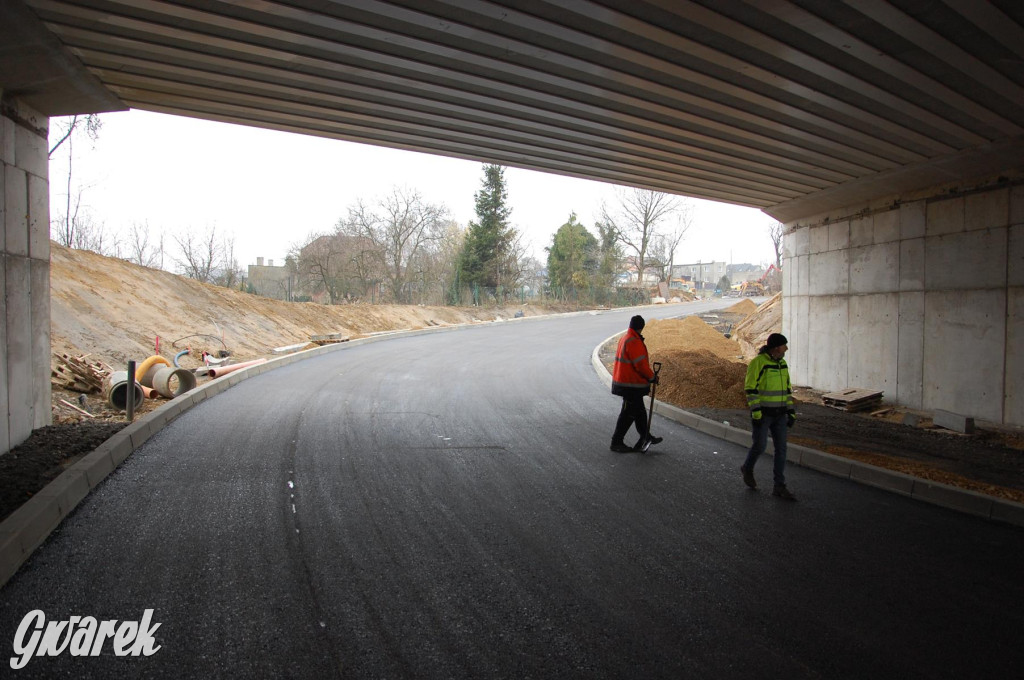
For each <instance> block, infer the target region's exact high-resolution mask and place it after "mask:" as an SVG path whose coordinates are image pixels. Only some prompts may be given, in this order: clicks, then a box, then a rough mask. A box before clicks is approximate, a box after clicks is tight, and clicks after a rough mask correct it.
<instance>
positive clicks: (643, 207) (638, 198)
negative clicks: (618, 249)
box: [601, 188, 688, 285]
mask: <svg viewBox="0 0 1024 680" xmlns="http://www.w3.org/2000/svg"><path fill="white" fill-rule="evenodd" d="M616 194H617V197H618V206H617V207H616V208H615V209H614V210H609V209H608V206H607V205H603V206H602V207H601V222H602V223H603V225H602V226H604V227H605V228H611V229H613V230H614V231H615V238H616V241H617V242H618V243H620V244H621V245H622V246H623V247H624V248H625V250H626V251H627V252H628V253H629V257H630V259H631V260H632V263H633V265H634V266H635V267H636V270H637V276H638V281H639V283H640V284H641V285H642V284H643V278H644V271H645V270H646V268H647V264H648V263H647V258H648V251H649V250H650V249H651V246H652V245H653V242H654V241H655V239H656V237H657V236H658V233H659V232H658V228H659V226H660V225H661V223H662V222H663V221H664V220H665V219H666V218H668V217H669V216H670V215H673V214H675V213H677V212H679V211H680V210H681V209H682V203H683V199H682V198H681V197H679V196H673V195H671V194H663V193H660V192H658V191H651V190H649V189H636V188H630V189H620V190H617V191H616ZM687 227H688V223H687ZM683 233H685V230H683ZM682 236H683V234H682V233H681V234H679V240H682ZM677 245H678V243H677Z"/></svg>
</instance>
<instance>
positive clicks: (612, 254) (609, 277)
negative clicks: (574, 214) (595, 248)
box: [595, 222, 622, 286]
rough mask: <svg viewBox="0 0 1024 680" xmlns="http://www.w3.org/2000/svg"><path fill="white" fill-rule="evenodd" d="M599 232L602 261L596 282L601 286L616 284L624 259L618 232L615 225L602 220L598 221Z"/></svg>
mask: <svg viewBox="0 0 1024 680" xmlns="http://www.w3.org/2000/svg"><path fill="white" fill-rule="evenodd" d="M597 232H598V235H599V237H600V247H601V263H600V265H599V267H598V275H597V281H595V283H596V284H597V285H600V286H614V285H615V277H616V276H618V274H619V270H620V268H621V260H622V249H621V248H619V238H618V234H617V233H616V232H615V227H613V226H607V225H604V224H602V223H600V222H598V223H597Z"/></svg>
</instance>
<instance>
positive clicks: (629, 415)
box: [612, 393, 647, 444]
mask: <svg viewBox="0 0 1024 680" xmlns="http://www.w3.org/2000/svg"><path fill="white" fill-rule="evenodd" d="M632 425H636V431H637V432H638V433H639V434H640V441H644V440H645V439H647V409H646V408H644V395H643V394H642V393H638V394H636V395H629V396H624V397H622V410H620V411H619V419H618V421H617V422H616V423H615V434H613V435H612V444H624V443H625V441H624V439H625V437H626V434H627V433H628V432H629V428H630V427H631V426H632Z"/></svg>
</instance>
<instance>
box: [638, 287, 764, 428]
mask: <svg viewBox="0 0 1024 680" xmlns="http://www.w3.org/2000/svg"><path fill="white" fill-rule="evenodd" d="M751 304H753V303H751ZM643 334H644V339H645V341H646V342H647V349H648V351H649V352H650V355H651V361H660V362H661V363H662V369H661V375H660V383H659V385H658V399H661V400H664V401H666V402H668V403H670V404H674V405H676V406H680V407H683V408H686V407H691V406H708V407H710V408H745V407H746V405H747V401H746V397H745V395H744V392H743V378H744V376H745V375H746V366H745V365H744V364H742V363H739V360H740V359H742V356H741V354H740V348H739V345H737V344H736V343H735V342H733V341H732V340H728V339H726V337H725V336H724V335H722V334H721V333H719V332H718V331H716V330H715V329H714V328H712V327H711V326H709V325H708V324H706V323H705V322H704V321H702V320H701V319H700V318H699V317H696V316H687V317H683V318H682V319H666V320H664V321H659V320H657V319H654V320H652V321H651V322H650V323H648V324H647V326H645V327H644V331H643ZM712 403H713V404H714V406H712Z"/></svg>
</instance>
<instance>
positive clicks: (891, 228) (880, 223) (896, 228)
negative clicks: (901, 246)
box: [874, 210, 900, 244]
mask: <svg viewBox="0 0 1024 680" xmlns="http://www.w3.org/2000/svg"><path fill="white" fill-rule="evenodd" d="M899 240H900V211H899V210H887V211H885V212H882V213H878V214H876V215H875V222H874V242H875V244H881V243H892V242H894V241H899Z"/></svg>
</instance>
